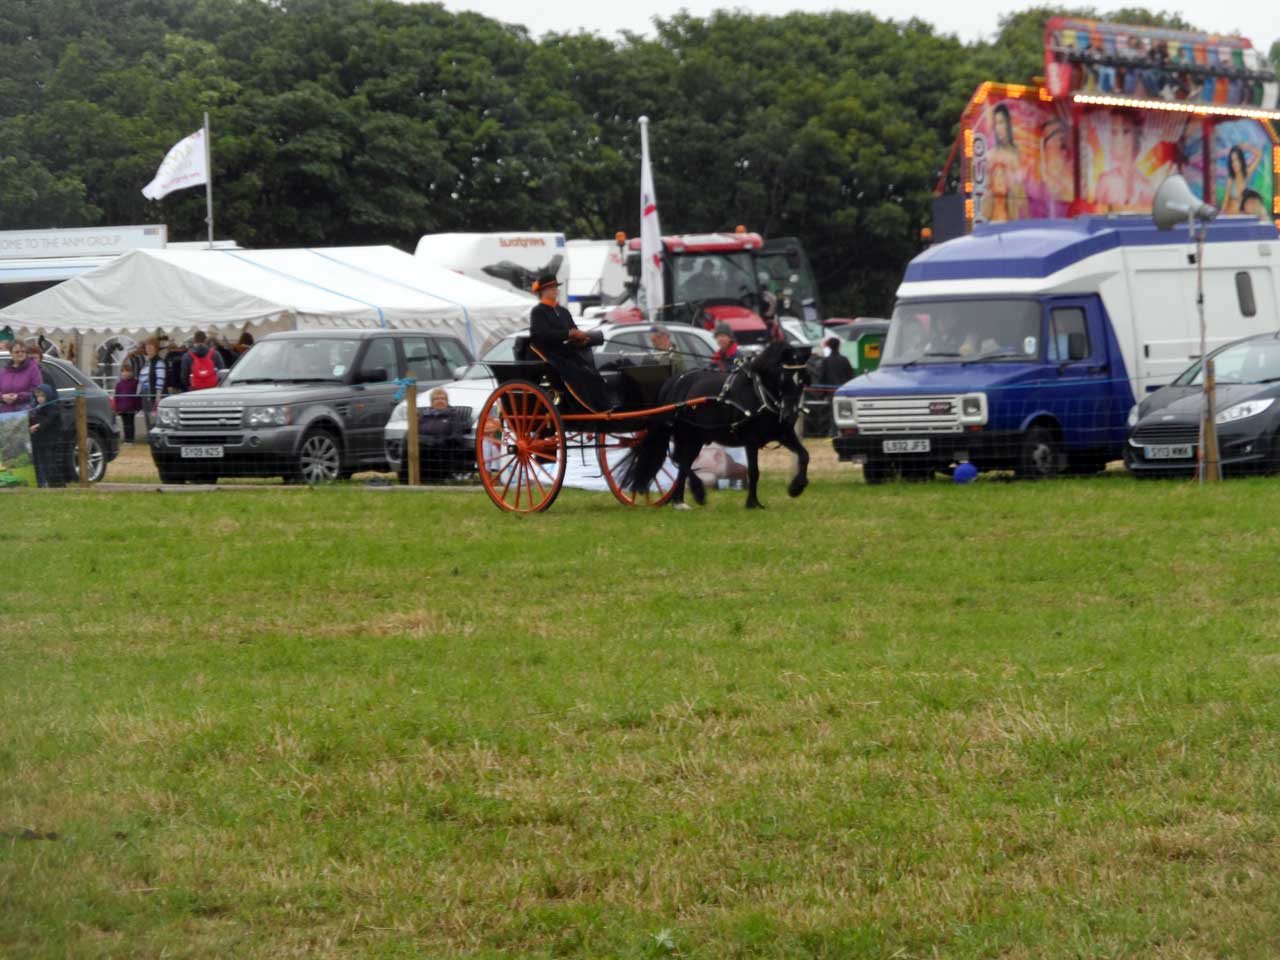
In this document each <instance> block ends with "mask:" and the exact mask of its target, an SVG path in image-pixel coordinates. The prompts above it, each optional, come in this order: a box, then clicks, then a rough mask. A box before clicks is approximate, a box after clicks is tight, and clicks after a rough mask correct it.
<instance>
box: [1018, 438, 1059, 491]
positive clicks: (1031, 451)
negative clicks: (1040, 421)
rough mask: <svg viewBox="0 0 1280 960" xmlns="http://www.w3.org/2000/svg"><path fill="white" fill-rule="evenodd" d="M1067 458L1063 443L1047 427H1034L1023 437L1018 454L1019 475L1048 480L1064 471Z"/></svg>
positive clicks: (1031, 478)
mask: <svg viewBox="0 0 1280 960" xmlns="http://www.w3.org/2000/svg"><path fill="white" fill-rule="evenodd" d="M1066 462H1067V458H1066V455H1065V454H1063V452H1062V443H1061V442H1060V441H1059V440H1058V438H1057V437H1055V436H1054V435H1053V432H1052V431H1051V430H1049V429H1048V428H1047V427H1032V428H1031V429H1030V430H1028V431H1027V432H1026V434H1025V435H1024V436H1023V438H1022V448H1021V450H1020V451H1019V454H1018V475H1019V476H1021V477H1026V478H1028V479H1030V480H1048V479H1050V478H1052V477H1056V476H1058V474H1060V473H1062V471H1063V468H1064V467H1065V466H1066Z"/></svg>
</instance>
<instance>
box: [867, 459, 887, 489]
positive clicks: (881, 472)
mask: <svg viewBox="0 0 1280 960" xmlns="http://www.w3.org/2000/svg"><path fill="white" fill-rule="evenodd" d="M892 476H893V464H892V463H889V462H888V461H887V460H868V461H866V462H865V463H863V465H862V479H863V480H864V481H866V482H867V483H868V484H869V485H875V484H879V483H884V482H885V481H886V480H888V479H889V478H890V477H892Z"/></svg>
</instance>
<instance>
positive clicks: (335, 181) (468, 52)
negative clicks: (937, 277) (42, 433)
mask: <svg viewBox="0 0 1280 960" xmlns="http://www.w3.org/2000/svg"><path fill="white" fill-rule="evenodd" d="M1059 12H1066V11H1061V10H1056V9H1053V8H1048V7H1041V8H1036V9H1031V10H1025V11H1022V12H1019V13H1016V14H1012V15H1010V16H1007V17H1005V18H1003V19H1001V21H1000V22H999V24H997V25H995V26H996V27H997V31H996V33H995V34H994V36H993V37H992V39H991V40H990V41H982V42H977V43H962V42H961V41H960V40H959V39H958V38H956V37H954V36H950V35H946V34H939V33H937V32H936V31H935V30H934V29H933V28H932V27H931V26H930V25H928V24H927V23H924V22H922V21H919V20H911V21H907V22H901V23H900V22H892V21H884V20H879V19H877V18H876V17H873V16H871V15H870V14H866V13H840V12H832V13H824V14H802V13H796V14H789V15H787V16H783V17H758V16H751V15H748V14H745V13H740V12H732V13H731V12H717V13H715V14H712V15H711V16H709V17H694V16H691V15H689V14H687V13H681V14H678V15H676V16H674V17H671V18H670V19H667V20H660V21H658V22H657V25H656V32H655V35H654V36H652V37H643V36H636V35H623V36H622V37H621V38H620V39H617V40H609V39H604V38H602V37H599V36H596V35H592V34H587V33H577V34H569V35H563V34H561V35H557V34H552V35H548V36H546V37H544V38H542V39H541V40H534V39H533V38H531V37H530V36H529V34H528V32H527V31H526V30H524V29H523V28H521V27H514V26H510V25H505V24H501V23H497V22H495V21H493V20H489V19H487V18H485V17H482V16H479V15H477V14H471V13H451V12H449V11H446V10H445V9H444V8H443V7H442V6H441V5H440V4H434V3H415V4H408V3H397V2H393V0H289V2H288V3H281V2H278V0H17V2H11V3H7V4H3V5H0V228H30V227H46V226H76V225H92V224H99V223H137V222H157V221H162V222H165V223H167V224H168V225H169V227H170V236H171V237H173V238H175V239H190V238H198V237H202V236H203V235H204V231H205V224H204V217H205V205H204V197H203V193H202V191H199V190H187V191H183V192H180V193H177V194H172V195H170V196H169V197H166V198H165V199H164V200H163V201H160V202H158V203H152V202H150V201H147V200H145V199H144V198H143V197H142V196H141V193H140V192H139V191H140V188H141V187H142V186H143V185H144V184H145V183H147V182H148V181H149V180H150V179H151V176H152V175H153V174H154V172H155V168H156V166H157V165H158V163H159V161H160V159H161V158H162V157H163V156H164V153H165V151H166V150H168V148H169V147H170V146H171V145H172V144H173V143H174V142H176V141H177V140H178V139H180V138H181V137H183V136H186V135H187V134H189V133H191V132H192V131H193V130H195V129H196V128H197V127H198V125H199V124H200V122H201V115H202V114H203V113H204V112H205V111H207V112H208V113H209V114H210V117H211V124H212V129H213V134H214V136H213V153H214V191H215V199H216V204H217V209H216V215H217V232H218V234H219V235H220V236H231V237H234V238H236V239H237V240H239V241H240V242H241V243H244V244H248V245H254V246H283V245H293V244H319V243H375V242H378V243H395V244H398V245H400V246H402V247H404V248H406V249H412V247H413V245H414V243H415V242H416V240H417V238H418V236H420V235H421V234H423V233H428V232H435V231H450V230H477V231H488V230H501V229H559V230H564V231H565V232H567V233H569V234H570V235H574V236H592V237H609V236H612V235H613V233H614V231H616V230H624V231H626V232H627V233H629V234H634V233H635V232H636V230H637V227H638V224H639V210H638V182H639V136H638V128H637V122H636V121H637V118H638V117H640V116H641V115H642V114H647V115H648V116H649V117H650V118H651V120H652V127H651V141H652V150H653V159H654V168H655V177H656V181H657V190H658V195H659V200H660V204H661V211H662V217H663V223H664V225H665V226H666V228H667V229H668V230H669V231H697V230H712V229H731V228H732V227H734V226H736V225H737V224H739V223H741V224H744V225H746V226H748V227H750V228H751V229H754V230H758V231H761V232H763V233H765V234H766V235H773V236H779V235H796V236H799V237H801V238H802V239H803V240H804V242H805V244H806V246H807V247H808V249H809V251H810V253H811V257H812V259H813V261H814V263H815V267H816V269H817V272H818V275H819V282H820V285H821V287H822V289H823V290H824V292H825V293H826V295H827V300H828V303H829V305H830V306H831V308H832V309H835V310H840V311H846V310H848V311H856V312H878V311H882V310H885V309H887V307H888V305H889V303H890V302H891V299H892V292H893V289H894V287H895V286H896V284H897V282H898V278H899V277H900V276H901V272H902V268H903V266H904V265H905V263H906V261H907V260H908V259H909V258H910V257H911V256H912V255H913V253H914V252H915V251H916V249H917V237H918V235H919V230H920V228H921V227H923V226H925V225H926V224H927V223H928V219H929V200H930V196H931V192H932V190H933V188H934V185H935V183H936V182H937V180H938V177H939V175H940V173H941V169H942V166H943V164H944V162H945V160H946V157H947V154H948V151H949V149H950V148H951V145H952V143H953V142H954V138H955V136H956V131H957V124H958V120H959V115H960V112H961V110H962V109H963V107H964V105H965V103H966V101H967V100H968V98H969V97H970V95H971V94H972V93H973V90H974V88H975V87H976V86H977V84H978V83H979V82H981V81H982V80H986V79H998V80H1010V81H1022V80H1029V79H1030V78H1031V77H1032V76H1034V75H1036V74H1039V73H1041V72H1042V70H1043V52H1042V46H1043V33H1044V25H1045V21H1046V20H1047V19H1048V18H1049V17H1050V16H1053V15H1054V14H1055V13H1059ZM1070 12H1072V13H1075V14H1078V15H1082V16H1094V15H1095V14H1094V13H1093V11H1092V10H1090V9H1087V8H1083V9H1077V10H1072V11H1070ZM1110 18H1111V19H1116V20H1120V21H1126V22H1138V23H1167V24H1170V25H1174V26H1185V24H1183V23H1182V22H1181V21H1180V20H1179V19H1178V18H1176V17H1170V16H1168V15H1163V14H1152V13H1149V12H1147V11H1143V10H1137V9H1134V10H1124V11H1119V12H1116V13H1113V14H1111V15H1110ZM1277 49H1280V47H1273V48H1272V56H1273V60H1274V59H1280V54H1278V53H1277Z"/></svg>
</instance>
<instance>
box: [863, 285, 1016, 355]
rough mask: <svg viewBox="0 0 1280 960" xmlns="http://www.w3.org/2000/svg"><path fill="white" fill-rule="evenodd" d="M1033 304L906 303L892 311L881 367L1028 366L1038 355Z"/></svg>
mask: <svg viewBox="0 0 1280 960" xmlns="http://www.w3.org/2000/svg"><path fill="white" fill-rule="evenodd" d="M1040 318H1041V308H1040V303H1039V301H1036V300H910V301H905V302H902V303H899V304H898V305H897V306H896V307H895V308H894V311H893V321H892V323H890V325H889V336H888V338H887V339H886V340H885V345H884V357H883V359H881V361H880V365H881V366H902V365H903V364H907V363H972V362H974V361H976V360H983V361H990V362H992V363H996V362H1017V361H1020V360H1021V361H1027V360H1033V359H1035V357H1036V356H1037V354H1038V352H1039V349H1040Z"/></svg>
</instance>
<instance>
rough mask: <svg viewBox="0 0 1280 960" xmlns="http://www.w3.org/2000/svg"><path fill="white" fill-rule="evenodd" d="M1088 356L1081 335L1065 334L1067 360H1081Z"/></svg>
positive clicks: (1086, 347)
mask: <svg viewBox="0 0 1280 960" xmlns="http://www.w3.org/2000/svg"><path fill="white" fill-rule="evenodd" d="M1087 356H1089V347H1088V345H1087V344H1086V343H1085V339H1084V334H1083V333H1068V334H1067V359H1068V360H1083V359H1084V358H1085V357H1087Z"/></svg>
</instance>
